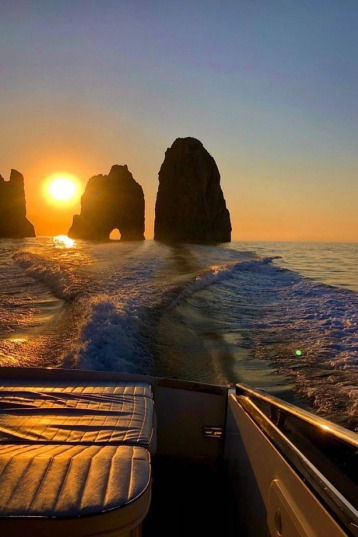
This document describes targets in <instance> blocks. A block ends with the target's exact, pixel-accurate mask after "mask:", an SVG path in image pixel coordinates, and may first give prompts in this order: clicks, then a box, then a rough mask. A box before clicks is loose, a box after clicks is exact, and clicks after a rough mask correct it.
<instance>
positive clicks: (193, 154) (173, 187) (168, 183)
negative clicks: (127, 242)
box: [154, 138, 231, 244]
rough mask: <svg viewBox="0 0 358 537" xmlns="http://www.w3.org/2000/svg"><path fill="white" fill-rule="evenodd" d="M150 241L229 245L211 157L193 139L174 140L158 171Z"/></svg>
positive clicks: (226, 213) (225, 213) (225, 212)
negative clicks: (152, 235)
mask: <svg viewBox="0 0 358 537" xmlns="http://www.w3.org/2000/svg"><path fill="white" fill-rule="evenodd" d="M154 239H155V240H158V241H161V242H167V243H172V242H187V243H198V244H206V243H218V242H230V240H231V223H230V214H229V211H228V210H227V208H226V203H225V199H224V196H223V192H222V190H221V186H220V173H219V170H218V167H217V165H216V162H215V160H214V159H213V157H212V156H211V155H210V154H209V153H208V151H207V150H206V149H205V148H204V146H203V144H202V143H201V142H200V141H199V140H196V139H195V138H177V139H176V140H175V142H174V143H173V145H172V146H171V147H170V148H169V149H167V151H166V153H165V158H164V162H163V164H162V166H161V168H160V171H159V188H158V194H157V201H156V205H155V224H154Z"/></svg>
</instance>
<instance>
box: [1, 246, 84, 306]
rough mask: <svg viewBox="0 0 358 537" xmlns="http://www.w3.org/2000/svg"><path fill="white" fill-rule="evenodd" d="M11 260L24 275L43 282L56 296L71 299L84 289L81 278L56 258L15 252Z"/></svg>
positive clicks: (66, 299)
mask: <svg viewBox="0 0 358 537" xmlns="http://www.w3.org/2000/svg"><path fill="white" fill-rule="evenodd" d="M12 258H13V260H14V261H15V262H16V263H17V264H18V265H19V266H20V267H21V268H22V269H23V270H24V271H25V273H26V275H27V276H29V277H31V278H34V279H35V280H37V281H39V282H41V283H43V284H45V285H46V286H47V287H48V289H50V291H51V292H52V293H53V295H54V296H55V297H56V298H59V299H61V300H65V301H69V300H73V299H74V298H75V297H76V296H77V295H78V294H79V293H81V292H83V291H84V289H85V283H86V282H84V281H83V278H79V277H78V273H76V272H75V271H73V270H71V269H70V268H69V267H68V266H65V265H61V264H59V263H58V261H57V260H55V261H54V260H51V259H46V258H45V257H44V256H41V255H39V254H36V253H32V252H23V251H19V252H15V253H14V254H13V256H12Z"/></svg>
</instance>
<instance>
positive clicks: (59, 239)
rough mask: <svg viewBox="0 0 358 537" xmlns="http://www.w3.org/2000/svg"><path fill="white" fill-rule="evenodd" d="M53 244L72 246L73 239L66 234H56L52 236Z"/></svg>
mask: <svg viewBox="0 0 358 537" xmlns="http://www.w3.org/2000/svg"><path fill="white" fill-rule="evenodd" d="M53 245H54V247H55V248H73V247H74V245H75V241H74V240H73V239H70V237H67V235H57V236H56V237H53Z"/></svg>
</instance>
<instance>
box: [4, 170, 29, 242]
mask: <svg viewBox="0 0 358 537" xmlns="http://www.w3.org/2000/svg"><path fill="white" fill-rule="evenodd" d="M0 237H2V238H16V239H17V238H23V237H35V229H34V226H33V225H32V224H31V222H29V220H28V219H27V218H26V200H25V187H24V177H23V175H22V174H21V173H19V172H18V171H16V170H11V174H10V180H9V181H5V179H4V178H3V177H1V175H0Z"/></svg>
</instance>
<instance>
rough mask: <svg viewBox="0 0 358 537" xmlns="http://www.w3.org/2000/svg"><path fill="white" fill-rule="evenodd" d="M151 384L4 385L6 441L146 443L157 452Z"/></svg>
mask: <svg viewBox="0 0 358 537" xmlns="http://www.w3.org/2000/svg"><path fill="white" fill-rule="evenodd" d="M155 439H156V437H155V427H154V411H153V397H152V391H151V386H150V384H146V383H133V382H111V383H108V382H96V383H93V382H92V383H91V382H77V381H76V382H75V381H73V382H56V383H51V384H49V383H48V382H47V383H45V382H44V383H41V382H36V383H34V382H26V383H25V382H23V381H21V382H20V381H19V382H16V381H13V380H11V381H6V382H4V381H2V382H1V385H0V443H4V442H6V443H14V442H22V443H28V442H36V443H42V442H46V443H49V442H52V443H55V444H60V443H66V444H68V443H70V444H78V443H86V444H106V445H108V444H117V445H119V444H126V445H127V444H128V445H141V446H144V447H148V448H150V449H151V451H155V444H156V441H155Z"/></svg>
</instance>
